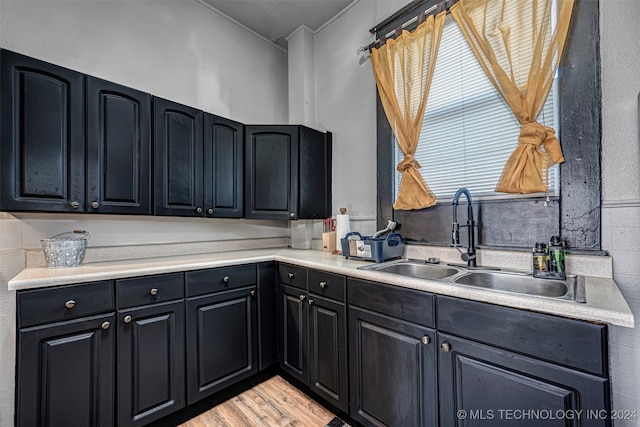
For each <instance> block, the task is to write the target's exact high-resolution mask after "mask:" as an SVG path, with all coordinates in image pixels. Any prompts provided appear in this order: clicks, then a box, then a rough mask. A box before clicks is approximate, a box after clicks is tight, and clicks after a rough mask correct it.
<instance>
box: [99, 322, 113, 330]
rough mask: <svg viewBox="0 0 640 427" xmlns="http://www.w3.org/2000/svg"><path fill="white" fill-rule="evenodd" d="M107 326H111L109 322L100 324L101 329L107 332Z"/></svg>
mask: <svg viewBox="0 0 640 427" xmlns="http://www.w3.org/2000/svg"><path fill="white" fill-rule="evenodd" d="M109 326H111V322H104V323H102V326H101V327H102V329H104V330H107V329H109Z"/></svg>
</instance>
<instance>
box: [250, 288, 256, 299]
mask: <svg viewBox="0 0 640 427" xmlns="http://www.w3.org/2000/svg"><path fill="white" fill-rule="evenodd" d="M249 293H250V294H251V296H252V297H255V296H256V290H255V289H251V292H249Z"/></svg>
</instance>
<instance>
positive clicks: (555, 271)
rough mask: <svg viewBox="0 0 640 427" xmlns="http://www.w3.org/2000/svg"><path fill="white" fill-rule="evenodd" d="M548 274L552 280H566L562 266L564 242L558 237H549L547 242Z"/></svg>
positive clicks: (563, 265)
mask: <svg viewBox="0 0 640 427" xmlns="http://www.w3.org/2000/svg"><path fill="white" fill-rule="evenodd" d="M549 272H550V273H551V274H552V276H553V278H554V279H562V280H564V279H566V277H567V273H566V269H565V264H564V241H563V240H562V239H561V238H560V236H551V239H550V240H549Z"/></svg>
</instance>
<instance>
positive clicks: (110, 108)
mask: <svg viewBox="0 0 640 427" xmlns="http://www.w3.org/2000/svg"><path fill="white" fill-rule="evenodd" d="M151 201H152V192H151V95H149V94H147V93H143V92H140V91H137V90H134V89H131V88H128V87H125V86H121V85H117V84H115V83H111V82H108V81H105V80H101V79H98V78H95V77H91V76H87V207H86V211H87V212H96V213H122V214H146V215H150V214H151V213H152V205H151Z"/></svg>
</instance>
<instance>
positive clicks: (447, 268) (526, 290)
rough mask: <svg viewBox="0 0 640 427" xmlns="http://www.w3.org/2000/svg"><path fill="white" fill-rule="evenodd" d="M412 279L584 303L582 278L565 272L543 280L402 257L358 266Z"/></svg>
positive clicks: (362, 268) (529, 275)
mask: <svg viewBox="0 0 640 427" xmlns="http://www.w3.org/2000/svg"><path fill="white" fill-rule="evenodd" d="M360 269H361V270H374V271H382V272H385V273H391V274H397V275H400V276H405V277H413V278H416V279H427V280H440V281H443V282H448V283H455V284H458V285H464V286H473V287H476V288H482V289H490V290H493V291H499V292H509V293H516V294H523V295H531V296H535V297H543V298H552V299H561V300H567V301H575V302H585V295H584V277H583V276H576V275H572V274H569V275H567V279H566V280H556V279H543V278H537V277H533V276H531V274H527V273H524V272H509V271H495V270H487V269H476V270H469V269H467V268H464V267H454V266H451V265H444V264H428V263H425V261H422V260H412V259H402V260H396V261H388V262H384V263H381V264H372V265H367V266H365V267H360Z"/></svg>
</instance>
